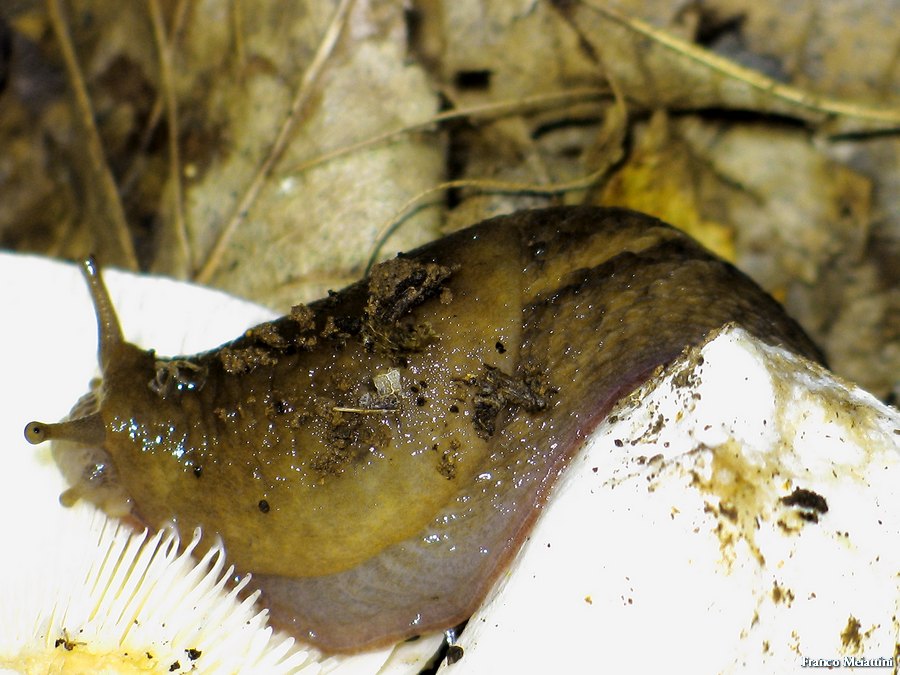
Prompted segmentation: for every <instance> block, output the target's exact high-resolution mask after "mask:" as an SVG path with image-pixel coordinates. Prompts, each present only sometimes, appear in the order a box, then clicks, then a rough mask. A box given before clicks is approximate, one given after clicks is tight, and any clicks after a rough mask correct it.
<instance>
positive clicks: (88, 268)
mask: <svg viewBox="0 0 900 675" xmlns="http://www.w3.org/2000/svg"><path fill="white" fill-rule="evenodd" d="M81 271H82V273H83V274H84V278H85V281H87V284H88V289H89V290H90V293H91V301H92V302H93V303H94V312H95V313H96V314H97V334H98V336H99V344H98V353H99V360H100V369H101V370H102V371H103V372H106V368H107V365H108V364H109V363H110V362H111V361H112V359H113V358H114V354H115V352H116V348H117V347H119V346H120V345H121V344H122V343H123V342H124V341H125V338H124V337H123V335H122V326H121V325H120V324H119V317H118V316H117V315H116V309H115V307H113V304H112V300H111V299H110V297H109V291H108V290H107V289H106V284H105V283H103V275H102V274H101V272H100V265H99V264H98V263H97V260H96V259H95V258H94V257H93V256H90V257H88V258H86V259H85V260H84V262H82V264H81Z"/></svg>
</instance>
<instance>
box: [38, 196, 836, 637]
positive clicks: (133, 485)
mask: <svg viewBox="0 0 900 675" xmlns="http://www.w3.org/2000/svg"><path fill="white" fill-rule="evenodd" d="M83 269H84V273H85V276H86V278H87V281H88V284H89V286H90V291H91V296H92V298H93V302H94V305H95V308H96V312H97V319H98V326H99V361H100V369H101V371H102V379H101V380H99V381H95V383H94V386H93V388H92V391H91V393H90V394H88V395H87V396H85V397H84V398H83V399H82V400H81V401H79V403H78V404H77V405H76V407H75V409H74V410H73V412H72V415H71V416H70V418H69V419H68V421H63V422H60V423H58V424H43V423H40V422H31V423H30V424H28V426H27V427H26V429H25V434H26V437H27V438H28V440H29V441H31V442H33V443H39V442H41V441H44V440H47V439H52V440H54V442H55V443H54V455H55V456H56V458H57V462H58V463H59V465H60V467H61V469H62V470H63V472H64V473H65V474H66V476H67V478H68V480H69V482H70V484H71V485H72V487H71V488H70V490H68V491H67V492H66V493H64V495H63V497H62V500H63V501H64V503H71V502H73V501H74V500H76V499H79V498H84V499H89V500H91V501H94V502H96V503H97V504H99V505H100V506H101V507H102V508H103V509H105V510H106V511H107V512H109V513H112V514H115V515H128V516H129V517H131V518H134V519H136V520H137V521H138V522H140V523H142V524H145V525H148V526H150V527H153V528H158V527H161V526H163V525H164V524H165V523H167V522H170V521H174V522H175V523H176V524H177V526H178V527H179V528H180V529H181V530H182V531H189V530H190V528H193V527H194V526H196V525H200V526H202V528H203V531H204V532H205V533H208V534H219V535H220V536H221V538H222V540H223V541H224V543H225V547H226V551H227V554H228V556H229V559H230V561H231V562H232V563H234V564H235V566H236V568H237V569H238V570H239V571H240V572H242V573H244V572H251V573H252V574H253V580H254V583H255V585H256V586H257V587H258V588H260V589H261V590H262V603H263V604H264V606H266V607H267V608H268V609H269V611H270V615H271V618H272V622H273V623H274V624H275V625H277V626H278V627H280V628H283V629H285V630H288V631H289V632H292V633H293V634H294V635H295V636H297V637H298V638H300V639H302V640H304V641H307V642H311V643H313V644H315V645H317V646H319V647H320V648H321V649H323V650H325V651H332V652H352V651H359V650H362V649H366V648H370V647H374V646H381V645H385V644H388V643H391V642H393V641H397V640H401V639H403V638H407V637H410V636H413V635H416V634H419V633H423V632H426V631H432V630H435V629H443V628H447V627H450V626H453V625H455V624H457V623H459V622H460V621H462V620H464V619H466V618H467V617H468V616H469V615H470V614H471V613H472V612H473V611H474V609H475V608H476V607H477V605H478V604H479V602H480V601H481V600H482V599H483V597H484V596H485V594H486V593H487V592H488V590H489V588H490V586H491V584H492V582H493V581H494V580H495V579H496V578H497V576H498V574H499V573H500V572H501V571H502V570H503V569H504V566H505V564H506V563H507V562H508V561H509V560H510V558H511V556H512V555H513V554H514V553H515V552H516V550H517V548H518V546H519V544H520V543H521V542H522V541H523V539H524V537H525V536H526V534H527V533H528V531H529V529H530V527H531V525H532V523H533V521H534V520H535V518H536V516H537V514H538V512H539V510H540V506H541V504H542V503H543V502H544V500H545V499H546V498H547V495H548V491H549V490H550V488H551V486H552V485H553V483H554V480H555V479H556V477H557V476H558V475H559V473H560V472H561V471H562V470H563V468H564V467H565V465H566V463H567V462H568V460H569V459H570V458H571V457H572V455H573V454H574V453H575V452H576V451H577V450H578V449H579V447H580V446H581V445H582V443H583V442H584V440H585V438H586V437H587V436H588V435H589V434H590V432H591V431H592V430H593V429H594V428H595V427H596V426H597V425H598V424H599V423H600V422H601V421H602V420H603V418H604V417H605V416H606V415H607V414H608V412H609V410H610V408H611V407H612V406H613V405H614V404H615V403H616V401H617V400H618V399H620V397H622V396H623V395H625V394H628V393H629V392H630V391H631V390H633V389H634V388H635V387H636V386H638V385H639V384H641V383H642V382H643V381H644V380H645V379H646V378H647V377H648V376H649V375H650V374H651V373H652V371H653V370H654V369H655V368H656V367H657V366H660V365H661V364H665V363H668V362H669V361H671V360H672V359H673V358H674V357H676V356H677V355H678V354H679V353H680V352H681V351H682V350H683V349H684V348H685V346H687V345H692V344H696V343H698V342H700V341H701V340H702V339H703V338H704V336H705V335H706V334H707V333H709V332H710V331H711V330H713V329H716V328H719V327H721V326H722V325H724V324H725V323H727V322H736V323H737V324H739V325H741V326H742V327H744V328H745V329H746V330H748V331H749V332H751V333H752V334H754V335H756V336H757V337H759V338H761V339H763V340H764V341H766V342H768V343H772V344H780V345H783V346H786V347H787V348H789V349H792V350H794V351H795V352H797V353H800V354H803V355H805V356H807V357H810V358H812V359H817V360H818V359H820V358H821V356H820V354H819V352H818V350H817V349H816V347H815V346H814V345H813V344H812V343H811V342H810V340H809V339H808V338H807V337H806V336H805V335H804V333H803V331H802V330H801V329H800V327H799V326H798V325H797V324H796V323H795V322H794V321H793V320H791V319H790V318H789V317H788V316H787V315H786V314H785V313H784V312H783V310H782V309H781V307H780V306H779V305H778V304H777V303H776V302H775V301H774V300H772V299H771V298H770V297H769V296H768V295H766V294H765V293H764V292H763V291H762V290H760V289H759V288H758V287H757V286H756V285H755V284H754V283H753V282H752V281H750V280H749V279H748V278H747V277H746V276H744V275H743V274H742V273H740V272H739V271H738V270H736V269H735V268H734V267H732V266H731V265H729V264H728V263H726V262H723V261H721V260H719V259H718V258H715V257H714V256H712V255H711V254H710V253H708V252H707V251H705V250H704V249H703V248H702V247H700V246H699V245H698V244H697V243H695V242H694V241H693V240H691V239H690V238H689V237H687V236H686V235H684V234H683V233H681V232H679V231H678V230H676V229H674V228H672V227H670V226H668V225H666V224H664V223H662V222H661V221H659V220H656V219H654V218H651V217H649V216H645V215H642V214H639V213H635V212H632V211H628V210H625V209H616V208H594V207H560V208H548V209H542V210H535V211H523V212H518V213H514V214H512V215H509V216H501V217H498V218H493V219H491V220H487V221H484V222H482V223H479V224H477V225H474V226H472V227H470V228H468V229H465V230H462V231H459V232H456V233H454V234H451V235H449V236H447V237H445V238H443V239H441V240H438V241H436V242H434V243H432V244H429V245H426V246H423V247H421V248H419V249H416V250H415V251H412V252H410V253H407V254H401V255H399V256H398V257H397V258H395V259H393V260H391V261H388V262H385V263H382V264H380V265H378V266H376V267H375V268H374V269H373V271H372V273H371V275H370V276H369V277H368V278H367V279H364V280H362V281H360V282H358V283H356V284H354V285H352V286H349V287H347V288H345V289H344V290H342V291H340V292H338V293H334V294H332V295H330V296H329V297H327V298H325V299H322V300H319V301H317V302H315V303H312V304H310V305H308V306H306V305H302V306H297V307H294V308H293V309H292V311H291V313H290V314H288V315H287V316H284V317H281V318H279V319H278V320H275V321H272V322H269V323H264V324H261V325H259V326H256V327H254V328H251V329H249V330H247V331H246V332H245V333H244V334H243V335H241V336H240V337H238V338H237V339H235V340H234V341H232V342H229V343H227V344H225V345H223V346H221V347H219V348H218V349H214V350H212V351H208V352H204V353H202V354H198V355H196V356H179V357H175V358H162V357H159V356H157V355H156V354H155V353H154V352H153V351H152V350H151V351H144V350H142V349H140V348H138V347H136V346H135V345H133V344H131V343H129V342H126V341H125V339H124V338H123V335H122V331H121V329H120V327H119V323H118V319H117V317H116V314H115V310H114V309H113V307H112V305H111V303H110V300H109V297H108V294H107V291H106V288H105V286H104V284H103V280H102V278H101V274H100V270H99V269H98V267H97V266H96V265H95V264H94V263H93V262H91V261H87V262H86V263H85V264H84V266H83Z"/></svg>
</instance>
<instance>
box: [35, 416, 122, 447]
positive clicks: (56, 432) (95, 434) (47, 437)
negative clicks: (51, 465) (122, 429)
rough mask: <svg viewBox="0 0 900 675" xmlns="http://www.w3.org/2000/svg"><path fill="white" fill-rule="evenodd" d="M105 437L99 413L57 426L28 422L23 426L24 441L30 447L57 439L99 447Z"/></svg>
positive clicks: (60, 423)
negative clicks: (29, 444) (30, 445)
mask: <svg viewBox="0 0 900 675" xmlns="http://www.w3.org/2000/svg"><path fill="white" fill-rule="evenodd" d="M105 436H106V431H105V429H104V427H103V418H102V417H101V416H100V413H94V414H92V415H88V416H87V417H79V418H78V419H74V420H68V421H65V422H59V423H58V424H46V423H44V422H29V423H28V424H26V425H25V440H26V441H28V442H29V443H31V444H32V445H37V444H38V443H43V442H44V441H51V440H54V439H59V440H62V441H72V442H73V443H81V444H83V445H87V446H100V445H102V444H103V441H104V440H105Z"/></svg>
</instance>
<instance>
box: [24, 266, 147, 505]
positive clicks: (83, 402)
mask: <svg viewBox="0 0 900 675" xmlns="http://www.w3.org/2000/svg"><path fill="white" fill-rule="evenodd" d="M81 271H82V273H83V275H84V278H85V280H86V281H87V284H88V289H89V292H90V295H91V299H92V301H93V304H94V310H95V313H96V316H97V333H98V360H99V362H100V366H101V371H102V373H103V380H102V381H101V380H94V381H92V382H91V390H90V391H89V392H88V393H87V394H85V395H84V396H83V397H81V399H79V401H78V402H77V403H76V404H75V406H74V407H73V408H72V411H71V412H70V414H69V416H68V417H67V418H66V419H65V420H63V421H61V422H58V423H56V424H48V423H45V422H38V421H33V422H29V423H28V424H27V425H26V427H25V438H26V440H28V442H29V443H33V444H37V443H42V442H44V441H48V440H49V441H53V448H52V453H53V457H54V459H55V461H56V463H57V464H58V465H59V467H60V470H61V471H62V473H63V475H64V477H65V478H66V480H67V482H68V483H69V485H70V486H71V487H70V488H69V489H68V490H66V491H65V492H64V493H63V494H62V495H61V496H60V501H61V502H62V503H63V504H64V505H66V506H71V505H72V504H74V503H75V502H76V501H77V500H78V499H81V498H85V499H88V500H89V501H92V502H94V503H95V504H96V505H97V506H99V507H100V508H101V509H103V510H104V511H106V512H107V513H108V514H110V515H112V516H117V517H123V516H127V515H128V514H130V512H131V509H132V501H131V498H130V497H129V495H128V494H127V492H126V491H125V490H124V488H123V486H122V485H121V484H120V483H119V482H118V480H117V478H116V475H115V469H114V467H113V463H112V461H111V457H110V455H109V453H108V452H107V450H106V448H105V446H106V426H105V423H104V419H103V415H102V414H101V403H102V401H103V399H104V397H105V396H106V395H107V394H106V392H107V391H108V389H109V387H110V386H112V384H113V383H115V382H121V381H122V380H123V379H124V380H126V381H127V380H128V379H130V375H129V373H131V372H133V371H135V370H140V369H142V368H143V369H144V370H146V369H147V367H148V365H149V367H150V369H151V370H150V371H149V372H152V357H151V356H150V355H149V354H148V353H147V352H144V351H142V350H140V349H138V348H137V347H135V346H134V345H132V344H130V343H128V342H126V341H125V340H124V338H123V335H122V329H121V326H120V325H119V320H118V317H117V316H116V312H115V309H114V307H113V305H112V301H111V300H110V297H109V292H108V291H107V289H106V285H105V284H104V283H103V277H102V275H101V273H100V269H99V266H98V265H97V262H96V260H95V259H94V258H93V257H90V258H87V259H85V260H84V261H83V262H82V265H81Z"/></svg>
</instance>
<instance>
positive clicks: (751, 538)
mask: <svg viewBox="0 0 900 675" xmlns="http://www.w3.org/2000/svg"><path fill="white" fill-rule="evenodd" d="M702 474H703V475H701V473H700V472H695V473H694V484H695V485H696V486H698V487H699V488H700V489H701V490H702V491H703V492H706V493H708V495H709V496H710V497H711V498H712V499H711V500H709V501H707V502H706V507H705V510H706V511H707V513H711V514H712V515H713V517H714V518H715V519H716V528H715V531H716V536H717V537H718V538H719V542H720V548H721V551H722V560H723V562H725V564H726V565H727V566H728V568H729V569H730V568H731V565H732V564H733V563H734V561H735V559H736V557H737V554H736V552H735V550H734V548H735V546H736V545H737V544H738V543H739V542H740V541H744V542H745V544H746V545H747V547H748V548H749V550H750V552H751V553H752V555H753V556H754V557H755V558H756V560H757V561H758V562H759V564H760V565H764V564H765V558H764V557H763V554H762V551H760V549H759V547H758V546H757V544H756V541H755V534H756V531H757V530H758V529H759V522H760V521H761V520H768V518H769V514H770V513H771V508H772V506H771V505H772V503H774V502H775V500H776V497H775V495H774V494H773V493H772V491H771V489H770V488H769V485H770V478H771V468H770V467H767V466H765V465H756V464H754V463H752V462H751V461H749V460H748V458H747V457H745V456H744V455H743V453H742V452H741V446H740V444H738V443H737V442H736V441H734V440H729V441H727V442H725V443H723V444H722V445H720V446H718V447H716V448H712V452H711V460H710V464H709V467H708V469H707V470H705V471H703V472H702Z"/></svg>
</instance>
